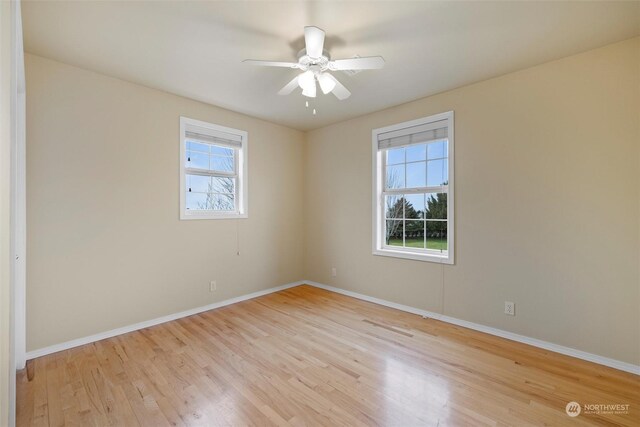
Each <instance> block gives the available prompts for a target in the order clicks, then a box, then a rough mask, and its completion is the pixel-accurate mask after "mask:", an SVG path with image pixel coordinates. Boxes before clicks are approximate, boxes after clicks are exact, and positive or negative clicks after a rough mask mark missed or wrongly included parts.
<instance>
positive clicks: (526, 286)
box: [305, 38, 640, 364]
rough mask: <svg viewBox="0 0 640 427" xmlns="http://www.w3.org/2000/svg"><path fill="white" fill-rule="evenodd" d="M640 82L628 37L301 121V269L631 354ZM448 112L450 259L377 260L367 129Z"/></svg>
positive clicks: (544, 335) (638, 295)
mask: <svg viewBox="0 0 640 427" xmlns="http://www.w3.org/2000/svg"><path fill="white" fill-rule="evenodd" d="M425 78H428V76H425ZM639 88H640V38H636V39H634V40H630V41H626V42H622V43H618V44H614V45H610V46H607V47H604V48H601V49H597V50H593V51H589V52H586V53H583V54H580V55H575V56H572V57H568V58H565V59H562V60H559V61H554V62H550V63H547V64H543V65H540V66H537V67H534V68H530V69H527V70H524V71H520V72H516V73H512V74H508V75H505V76H502V77H499V78H495V79H492V80H488V81H485V82H482V83H478V84H474V85H470V86H466V87H462V88H459V89H456V90H453V91H450V92H446V93H442V94H439V95H436V96H432V97H428V98H424V99H420V100H418V101H415V102H411V103H408V104H404V105H401V106H398V107H395V108H391V109H388V110H384V111H380V112H377V113H373V114H370V115H367V116H363V117H360V118H357V119H354V120H349V121H346V122H343V123H338V124H335V125H332V126H328V127H325V128H322V129H318V130H315V131H312V132H310V133H309V134H308V137H307V140H308V147H307V154H306V155H307V158H306V159H307V160H306V168H305V175H306V179H307V182H306V202H305V206H306V215H305V216H306V217H307V223H306V225H307V228H306V237H307V242H308V245H307V251H306V273H307V274H306V277H307V279H310V280H315V281H318V282H322V283H325V284H329V285H333V286H337V287H341V288H344V289H348V290H352V291H356V292H360V293H363V294H366V295H370V296H374V297H379V298H384V299H387V300H390V301H394V302H398V303H402V304H406V305H410V306H413V307H418V308H421V309H426V310H431V311H435V312H442V313H445V314H447V315H449V316H453V317H457V318H460V319H464V320H468V321H472V322H477V323H480V324H483V325H488V326H492V327H496V328H500V329H504V330H507V331H512V332H516V333H519V334H523V335H526V336H529V337H534V338H539V339H543V340H547V341H550V342H553V343H558V344H561V345H565V346H569V347H573V348H576V349H580V350H584V351H588V352H592V353H595V354H599V355H602V356H607V357H612V358H615V359H618V360H622V361H625V362H630V363H635V364H639V363H640V276H639V274H640V273H639V263H638V259H639V255H640V248H639V235H640V233H639V231H640V229H639V225H640V224H639V218H640V209H639V201H640V197H638V195H639V194H640V121H639V117H638V115H639V113H640V91H639ZM448 110H454V111H455V135H456V140H455V151H456V152H455V162H456V163H455V166H456V167H455V169H456V177H455V179H456V217H455V218H456V225H455V229H456V264H455V265H453V266H448V265H439V264H433V263H428V262H420V261H409V260H398V259H393V258H387V257H379V256H373V255H372V254H371V221H372V220H371V197H372V196H371V130H372V129H374V128H378V127H382V126H386V125H390V124H394V123H399V122H402V121H406V120H411V119H416V118H419V117H424V116H427V115H431V114H435V113H440V112H444V111H448ZM332 266H335V267H337V269H338V275H337V277H336V278H332V277H331V267H332ZM505 300H509V301H514V302H515V303H516V313H517V315H516V316H515V317H510V316H505V315H504V314H503V308H504V301H505Z"/></svg>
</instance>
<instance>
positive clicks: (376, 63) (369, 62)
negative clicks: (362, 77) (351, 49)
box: [329, 56, 384, 70]
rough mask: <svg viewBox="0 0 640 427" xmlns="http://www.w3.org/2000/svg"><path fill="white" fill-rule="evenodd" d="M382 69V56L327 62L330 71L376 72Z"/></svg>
mask: <svg viewBox="0 0 640 427" xmlns="http://www.w3.org/2000/svg"><path fill="white" fill-rule="evenodd" d="M382 67H384V58H382V56H366V57H364V58H351V59H336V60H335V61H331V62H329V69H330V70H376V69H378V68H382Z"/></svg>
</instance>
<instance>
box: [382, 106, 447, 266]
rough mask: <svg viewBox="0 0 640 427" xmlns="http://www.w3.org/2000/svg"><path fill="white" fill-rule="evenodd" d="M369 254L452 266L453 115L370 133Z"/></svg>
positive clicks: (424, 119)
mask: <svg viewBox="0 0 640 427" xmlns="http://www.w3.org/2000/svg"><path fill="white" fill-rule="evenodd" d="M373 168H374V169H373V170H374V174H375V176H374V185H373V203H374V206H373V211H374V214H373V253H374V254H375V255H387V256H394V257H400V258H409V259H417V260H423V261H433V262H440V263H447V264H453V243H454V242H453V112H452V111H450V112H448V113H443V114H437V115H435V116H430V117H425V118H423V119H418V120H414V121H411V122H405V123H400V124H398V125H394V126H389V127H385V128H381V129H375V130H374V131H373Z"/></svg>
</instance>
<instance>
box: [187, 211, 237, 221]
mask: <svg viewBox="0 0 640 427" xmlns="http://www.w3.org/2000/svg"><path fill="white" fill-rule="evenodd" d="M246 218H249V215H248V214H246V213H244V214H237V213H202V214H193V213H192V214H187V213H184V212H183V213H181V214H180V220H181V221H184V220H192V219H246Z"/></svg>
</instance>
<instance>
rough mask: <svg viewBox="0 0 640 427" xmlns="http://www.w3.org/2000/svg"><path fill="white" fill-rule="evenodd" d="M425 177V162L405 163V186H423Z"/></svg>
mask: <svg viewBox="0 0 640 427" xmlns="http://www.w3.org/2000/svg"><path fill="white" fill-rule="evenodd" d="M426 178H427V162H418V163H407V188H416V187H424V186H425V182H426Z"/></svg>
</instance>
